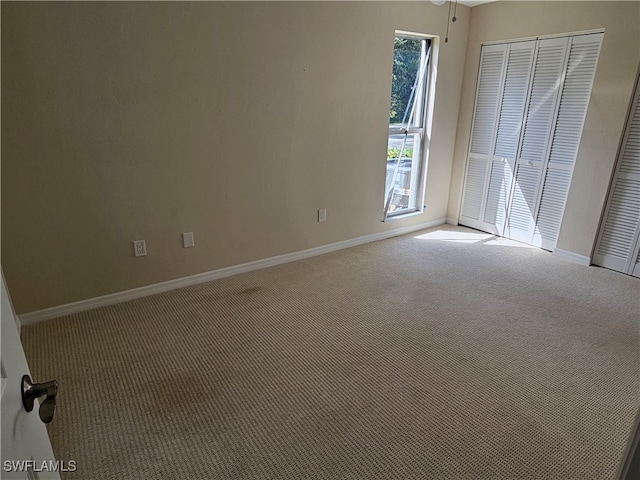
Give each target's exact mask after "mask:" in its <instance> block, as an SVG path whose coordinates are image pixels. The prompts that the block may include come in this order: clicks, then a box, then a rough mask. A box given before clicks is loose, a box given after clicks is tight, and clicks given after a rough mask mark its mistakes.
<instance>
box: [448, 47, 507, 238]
mask: <svg viewBox="0 0 640 480" xmlns="http://www.w3.org/2000/svg"><path fill="white" fill-rule="evenodd" d="M506 53H507V45H490V46H485V47H483V48H482V53H481V57H480V71H479V73H478V87H477V91H476V105H475V109H474V112H473V131H472V133H471V145H470V147H469V157H468V159H467V171H466V177H465V187H464V194H463V198H462V210H461V212H460V223H461V224H463V225H467V226H469V227H474V228H481V224H482V219H481V215H482V212H483V210H484V204H485V197H486V191H487V177H488V174H489V167H490V161H489V160H490V153H491V152H492V150H493V145H494V142H495V129H496V120H497V116H498V106H499V104H500V98H501V96H502V88H503V82H504V66H505V58H506Z"/></svg>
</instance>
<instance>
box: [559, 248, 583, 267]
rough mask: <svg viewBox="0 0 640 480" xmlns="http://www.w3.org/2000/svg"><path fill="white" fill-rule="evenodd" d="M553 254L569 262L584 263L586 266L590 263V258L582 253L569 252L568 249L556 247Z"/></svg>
mask: <svg viewBox="0 0 640 480" xmlns="http://www.w3.org/2000/svg"><path fill="white" fill-rule="evenodd" d="M553 254H554V255H557V256H558V258H562V259H563V260H568V261H569V262H573V263H577V264H578V265H584V266H585V267H588V266H589V265H591V259H590V258H589V257H586V256H584V255H580V254H578V253H574V252H570V251H568V250H562V249H560V248H556V249H554V250H553Z"/></svg>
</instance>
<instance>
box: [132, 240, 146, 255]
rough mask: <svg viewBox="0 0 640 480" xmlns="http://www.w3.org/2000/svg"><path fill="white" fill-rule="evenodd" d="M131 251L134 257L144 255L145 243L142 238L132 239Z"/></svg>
mask: <svg viewBox="0 0 640 480" xmlns="http://www.w3.org/2000/svg"><path fill="white" fill-rule="evenodd" d="M133 253H134V255H135V256H136V257H145V256H146V255H147V244H146V243H145V242H144V240H134V242H133Z"/></svg>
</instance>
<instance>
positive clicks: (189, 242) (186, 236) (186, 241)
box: [182, 232, 195, 248]
mask: <svg viewBox="0 0 640 480" xmlns="http://www.w3.org/2000/svg"><path fill="white" fill-rule="evenodd" d="M182 245H183V246H184V248H189V247H193V246H194V245H195V242H194V240H193V232H187V233H183V234H182Z"/></svg>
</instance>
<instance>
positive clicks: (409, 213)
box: [383, 210, 424, 223]
mask: <svg viewBox="0 0 640 480" xmlns="http://www.w3.org/2000/svg"><path fill="white" fill-rule="evenodd" d="M423 213H424V210H416V211H413V212H407V213H400V214H398V215H394V216H392V217H391V216H390V217H387V219H386V220H383V222H384V223H386V222H392V221H394V220H401V219H403V218H408V217H415V216H416V215H422V214H423Z"/></svg>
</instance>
